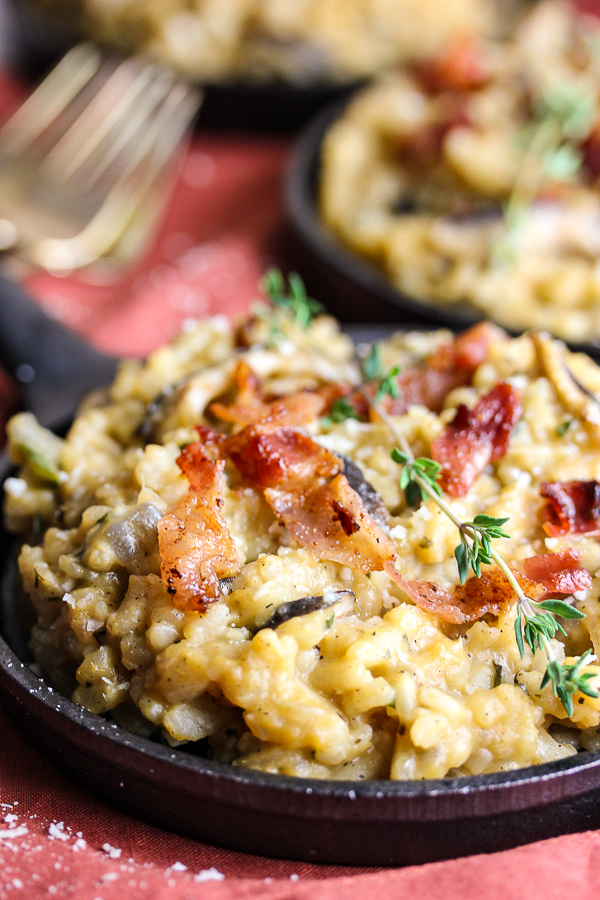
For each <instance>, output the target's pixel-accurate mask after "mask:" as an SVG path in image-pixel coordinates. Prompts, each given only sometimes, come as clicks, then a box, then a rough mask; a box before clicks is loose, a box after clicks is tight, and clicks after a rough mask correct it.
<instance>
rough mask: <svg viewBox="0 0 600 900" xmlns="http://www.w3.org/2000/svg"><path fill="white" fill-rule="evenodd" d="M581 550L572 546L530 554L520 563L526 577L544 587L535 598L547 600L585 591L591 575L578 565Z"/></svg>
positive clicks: (590, 583)
mask: <svg viewBox="0 0 600 900" xmlns="http://www.w3.org/2000/svg"><path fill="white" fill-rule="evenodd" d="M580 562H581V552H580V551H579V550H576V549H575V548H574V547H563V548H562V550H559V551H558V553H542V554H540V555H539V556H530V557H529V558H528V559H524V560H523V562H522V563H521V567H522V569H523V572H524V574H525V576H526V577H527V578H530V579H531V580H532V581H535V582H537V583H538V584H540V585H541V586H542V587H544V588H545V593H544V594H542V595H541V596H539V597H536V599H537V600H548V599H550V597H560V596H565V595H567V594H574V593H575V591H585V590H588V589H589V588H591V586H592V576H591V575H590V573H589V572H588V570H587V569H584V568H583V566H580V565H579V563H580Z"/></svg>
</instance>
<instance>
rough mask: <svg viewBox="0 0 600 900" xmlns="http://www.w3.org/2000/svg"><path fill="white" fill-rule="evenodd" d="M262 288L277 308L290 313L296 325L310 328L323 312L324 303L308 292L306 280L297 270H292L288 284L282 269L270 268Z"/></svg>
mask: <svg viewBox="0 0 600 900" xmlns="http://www.w3.org/2000/svg"><path fill="white" fill-rule="evenodd" d="M262 288H263V291H264V292H265V294H266V296H267V299H268V300H269V302H270V303H271V305H272V306H273V307H274V309H275V310H283V311H285V312H287V313H289V314H290V315H291V317H292V319H293V321H294V322H295V324H296V325H299V326H300V327H301V328H308V326H309V325H310V323H311V321H312V320H313V319H314V317H315V316H317V315H319V313H321V312H323V309H324V307H323V305H322V304H321V303H319V302H318V301H317V300H313V299H312V298H311V297H309V296H308V295H307V293H306V288H305V286H304V282H303V281H302V279H301V278H300V276H299V275H298V273H297V272H290V274H289V275H288V281H287V286H286V283H285V278H284V277H283V274H282V272H281V270H280V269H270V270H269V271H268V272H267V274H266V275H265V277H264V279H263V282H262Z"/></svg>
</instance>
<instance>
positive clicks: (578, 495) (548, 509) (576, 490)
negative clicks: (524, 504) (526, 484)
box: [540, 481, 600, 537]
mask: <svg viewBox="0 0 600 900" xmlns="http://www.w3.org/2000/svg"><path fill="white" fill-rule="evenodd" d="M540 494H541V495H542V497H544V498H545V499H546V500H547V501H548V502H547V503H546V506H545V507H544V510H543V518H544V522H543V526H544V531H545V532H546V534H549V535H550V537H560V536H562V535H564V534H588V533H590V532H594V531H598V530H599V529H600V483H598V482H597V481H545V482H544V483H543V484H541V485H540Z"/></svg>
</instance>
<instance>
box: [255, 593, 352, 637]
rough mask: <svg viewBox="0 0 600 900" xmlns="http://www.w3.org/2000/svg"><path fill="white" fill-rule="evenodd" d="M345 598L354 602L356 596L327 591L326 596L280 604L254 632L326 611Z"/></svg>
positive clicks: (304, 598)
mask: <svg viewBox="0 0 600 900" xmlns="http://www.w3.org/2000/svg"><path fill="white" fill-rule="evenodd" d="M346 598H348V599H350V598H351V599H352V602H354V601H355V600H356V595H355V594H354V592H353V591H344V590H342V591H327V593H326V594H319V595H318V596H316V597H300V598H299V599H298V600H290V601H289V602H288V603H282V604H281V606H279V607H278V608H277V609H276V610H275V612H274V613H273V614H272V615H271V616H270V617H269V618H268V619H267V621H266V622H263V624H262V625H259V627H258V628H257V629H256V631H262V629H263V628H277V627H278V626H279V625H283V623H284V622H289V620H290V619H295V618H296V617H297V616H306V615H308V614H309V613H312V612H315V611H316V610H318V609H327V607H329V606H333V604H334V603H338V602H339V601H340V600H344V599H346Z"/></svg>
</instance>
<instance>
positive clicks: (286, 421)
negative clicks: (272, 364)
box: [210, 360, 326, 425]
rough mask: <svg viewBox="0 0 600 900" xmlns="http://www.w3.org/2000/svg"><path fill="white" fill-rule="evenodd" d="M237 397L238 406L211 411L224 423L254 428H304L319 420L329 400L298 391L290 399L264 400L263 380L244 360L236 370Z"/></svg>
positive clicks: (220, 405)
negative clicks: (257, 426)
mask: <svg viewBox="0 0 600 900" xmlns="http://www.w3.org/2000/svg"><path fill="white" fill-rule="evenodd" d="M234 377H235V383H236V389H237V394H236V398H235V403H232V404H231V405H230V406H226V405H224V404H223V403H217V402H215V403H211V405H210V411H211V413H212V414H213V415H214V416H216V417H217V418H218V419H222V420H223V421H224V422H232V423H234V424H235V425H253V424H255V423H258V422H264V423H271V424H273V425H304V424H305V423H307V422H312V421H313V419H316V418H317V416H319V415H320V414H321V413H322V412H323V409H324V408H325V405H326V400H325V399H324V398H323V397H321V396H320V395H319V394H317V393H313V392H310V391H299V392H298V393H296V394H290V395H288V396H287V397H278V398H275V399H273V400H265V399H264V396H263V393H262V390H261V385H260V380H259V378H258V376H257V375H255V373H254V372H253V371H252V369H251V368H250V366H249V365H248V363H247V362H245V360H241V361H240V362H239V363H238V364H237V366H236V370H235V376H234Z"/></svg>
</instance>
